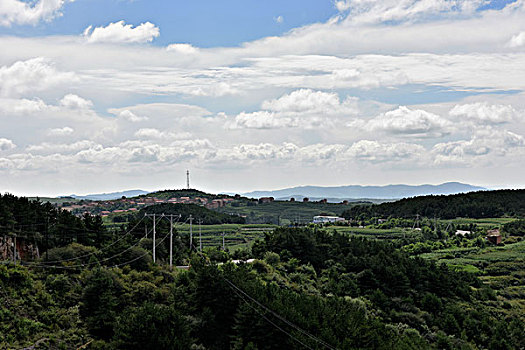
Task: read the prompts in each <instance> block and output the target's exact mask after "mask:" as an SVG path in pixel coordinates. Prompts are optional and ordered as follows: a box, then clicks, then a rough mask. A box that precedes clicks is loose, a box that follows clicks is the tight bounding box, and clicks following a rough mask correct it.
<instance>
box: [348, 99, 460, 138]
mask: <svg viewBox="0 0 525 350" xmlns="http://www.w3.org/2000/svg"><path fill="white" fill-rule="evenodd" d="M348 126H350V127H361V128H363V129H365V130H368V131H381V132H385V133H390V134H403V135H412V136H416V137H441V136H443V135H445V134H447V133H449V132H450V131H451V128H452V123H451V122H450V121H448V120H447V119H444V118H442V117H441V116H439V115H437V114H433V113H429V112H427V111H424V110H420V109H416V110H413V109H410V108H408V107H406V106H400V107H398V108H397V109H395V110H392V111H388V112H386V113H382V114H380V115H379V116H377V117H375V118H373V119H370V120H368V121H365V120H362V119H358V120H355V121H353V122H350V123H349V124H348Z"/></svg>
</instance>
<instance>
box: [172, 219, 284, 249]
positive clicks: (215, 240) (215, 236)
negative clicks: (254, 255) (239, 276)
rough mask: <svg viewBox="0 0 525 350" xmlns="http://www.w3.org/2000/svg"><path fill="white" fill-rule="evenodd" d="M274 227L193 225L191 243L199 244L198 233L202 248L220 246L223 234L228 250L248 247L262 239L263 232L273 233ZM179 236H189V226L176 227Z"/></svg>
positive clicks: (257, 225) (255, 225)
mask: <svg viewBox="0 0 525 350" xmlns="http://www.w3.org/2000/svg"><path fill="white" fill-rule="evenodd" d="M275 227H276V226H275V225H266V224H248V225H241V224H222V225H201V226H200V228H199V225H193V228H192V230H193V242H194V244H195V245H196V246H198V244H199V231H200V233H201V239H202V247H203V248H207V247H218V246H222V234H223V233H224V244H225V246H226V247H227V248H228V249H229V250H230V251H232V250H237V249H241V248H246V247H250V246H251V245H252V244H253V242H254V241H255V240H257V239H259V238H262V237H264V233H265V232H269V231H273V230H274V229H275ZM176 230H177V232H178V233H179V234H180V235H181V236H186V237H187V236H189V234H190V225H189V224H182V225H177V226H176Z"/></svg>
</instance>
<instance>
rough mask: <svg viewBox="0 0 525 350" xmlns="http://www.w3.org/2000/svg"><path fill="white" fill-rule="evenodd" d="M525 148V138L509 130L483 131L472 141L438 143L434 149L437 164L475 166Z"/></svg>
mask: <svg viewBox="0 0 525 350" xmlns="http://www.w3.org/2000/svg"><path fill="white" fill-rule="evenodd" d="M524 147H525V138H524V137H523V136H522V135H518V134H516V133H513V132H511V131H508V130H481V131H480V132H478V133H476V134H475V135H474V136H473V137H472V138H471V139H470V140H459V141H451V142H444V143H438V144H436V145H435V146H434V147H433V148H432V153H433V155H434V162H435V163H436V164H443V163H445V164H447V163H451V164H462V165H474V164H475V162H477V161H479V160H480V158H482V157H484V158H485V159H484V160H485V161H491V158H490V156H494V157H496V158H497V157H502V156H505V155H506V154H508V153H512V152H513V151H514V150H516V149H523V148H524Z"/></svg>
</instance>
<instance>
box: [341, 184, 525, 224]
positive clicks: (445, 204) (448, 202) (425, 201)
mask: <svg viewBox="0 0 525 350" xmlns="http://www.w3.org/2000/svg"><path fill="white" fill-rule="evenodd" d="M418 214H419V215H421V216H425V217H437V218H441V219H453V218H457V217H469V218H491V217H492V218H496V217H502V216H525V190H498V191H479V192H470V193H462V194H455V195H448V196H447V195H439V196H434V195H430V196H421V197H414V198H405V199H402V200H399V201H395V202H389V203H381V204H374V205H358V206H354V207H351V208H349V209H348V210H346V211H344V212H343V214H342V216H343V217H345V218H347V219H353V220H366V219H370V218H372V217H396V218H414V217H415V216H416V215H418Z"/></svg>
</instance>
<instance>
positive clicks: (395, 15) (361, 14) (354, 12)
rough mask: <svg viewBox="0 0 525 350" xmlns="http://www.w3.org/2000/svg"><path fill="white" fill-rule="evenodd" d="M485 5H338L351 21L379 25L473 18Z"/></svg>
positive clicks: (466, 1) (438, 1) (360, 0)
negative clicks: (434, 19) (463, 16)
mask: <svg viewBox="0 0 525 350" xmlns="http://www.w3.org/2000/svg"><path fill="white" fill-rule="evenodd" d="M484 4H485V1H484V0H425V1H421V0H405V1H396V0H345V1H336V3H335V6H336V8H337V9H338V10H339V11H341V12H344V11H348V10H349V14H348V16H347V19H346V20H347V21H350V22H353V23H379V22H390V21H402V22H407V21H413V20H416V19H421V18H428V17H447V16H454V15H458V14H463V15H470V14H473V13H474V11H476V10H477V9H478V8H479V7H480V6H482V5H484Z"/></svg>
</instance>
